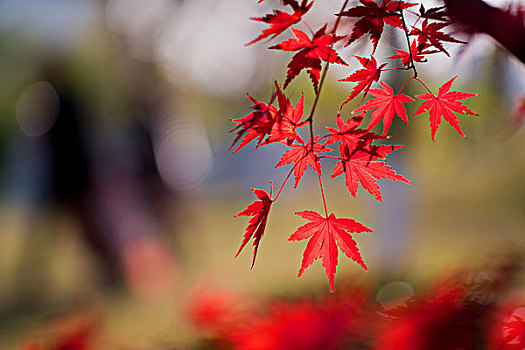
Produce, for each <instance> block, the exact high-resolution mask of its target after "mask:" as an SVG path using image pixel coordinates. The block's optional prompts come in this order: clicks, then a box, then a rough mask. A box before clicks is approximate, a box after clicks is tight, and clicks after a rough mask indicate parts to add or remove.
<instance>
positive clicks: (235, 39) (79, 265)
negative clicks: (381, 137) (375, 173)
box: [0, 0, 525, 349]
mask: <svg viewBox="0 0 525 350" xmlns="http://www.w3.org/2000/svg"><path fill="white" fill-rule="evenodd" d="M276 3H277V2H276V1H274V2H273V3H272V2H271V1H267V2H265V3H264V4H263V5H259V6H257V4H256V1H242V2H235V1H225V0H223V1H204V0H191V1H187V0H155V1H139V0H108V1H87V0H75V1H71V0H69V1H65V0H52V1H38V0H23V1H15V0H10V1H8V0H3V1H0V23H1V24H0V115H1V118H0V160H1V163H0V164H1V167H0V176H1V179H2V181H1V192H0V201H1V203H0V218H1V221H0V222H1V223H2V224H1V225H0V229H1V231H0V348H1V349H16V348H17V347H18V344H20V342H21V341H23V340H24V339H26V338H27V337H30V336H31V334H33V333H34V332H35V331H36V330H38V328H39V326H40V325H41V324H42V323H43V322H45V320H47V319H48V318H49V317H50V316H53V315H57V314H58V315H59V314H61V313H64V312H66V311H68V310H75V309H80V310H84V309H87V310H91V311H93V310H103V311H101V312H102V313H103V314H104V318H105V323H106V327H107V329H108V334H111V336H112V337H114V338H116V339H118V340H117V343H118V342H119V341H122V340H126V341H125V342H126V343H133V344H135V345H136V347H137V348H140V347H141V346H146V345H151V344H164V343H176V344H185V343H188V342H191V329H189V326H188V325H187V324H186V322H185V320H184V317H183V314H184V307H185V304H186V301H187V299H188V296H189V295H191V291H192V288H193V286H194V285H196V284H197V285H206V286H210V288H211V287H213V286H219V287H223V288H227V289H232V290H235V291H239V292H243V293H253V294H255V295H298V294H301V293H304V292H308V291H309V290H317V289H319V288H326V289H327V288H328V286H327V281H326V277H325V276H324V272H323V270H322V267H321V263H320V262H316V263H315V264H314V265H313V266H312V267H310V268H309V269H308V271H307V272H306V273H305V274H304V276H302V277H301V278H300V279H298V278H297V272H298V269H299V266H300V261H301V258H302V252H303V250H304V246H305V244H303V243H297V242H294V243H291V242H288V241H287V238H288V237H289V236H290V234H291V233H292V232H294V231H295V229H296V228H297V227H298V226H299V225H302V224H303V221H302V220H301V219H300V218H299V217H297V216H296V215H294V213H295V212H296V211H299V210H306V209H311V210H320V209H321V208H322V202H321V200H320V195H319V192H318V188H317V187H316V181H315V180H316V179H315V178H314V177H312V174H311V170H310V169H309V170H308V171H307V173H306V176H305V177H304V178H303V180H302V182H301V184H300V186H299V187H298V188H297V189H293V188H292V186H291V184H288V186H287V187H286V188H285V190H284V191H285V192H284V194H283V196H282V197H280V199H279V201H278V202H277V203H276V204H275V206H274V207H273V208H272V212H271V214H270V219H269V222H268V227H267V230H266V234H265V236H264V239H263V240H262V243H261V246H260V249H259V254H258V258H257V262H256V264H255V267H254V268H253V270H250V268H249V267H250V263H251V252H250V251H249V250H250V249H251V248H250V247H246V251H244V252H243V253H242V254H241V255H240V256H239V257H238V258H237V259H233V256H234V254H235V252H236V251H237V249H238V246H239V244H240V241H241V237H242V234H243V233H244V229H245V227H246V225H247V218H244V217H243V218H233V215H234V214H235V213H237V212H239V211H241V210H242V209H244V208H245V206H246V205H247V204H249V203H251V202H252V201H253V200H254V197H253V195H252V193H251V191H249V189H250V188H251V187H257V188H264V189H268V188H269V181H274V182H275V183H276V185H277V186H279V185H280V183H281V181H282V179H284V177H285V176H286V174H287V172H288V169H286V167H283V168H279V169H275V168H274V165H275V163H276V162H277V161H278V159H279V157H280V155H281V154H282V152H283V151H284V147H282V145H272V146H268V147H264V148H261V149H259V150H258V151H257V152H252V151H251V149H250V147H247V148H246V149H245V150H243V151H240V152H239V153H237V154H231V153H227V152H226V150H227V149H228V147H229V145H230V143H231V142H232V140H233V135H232V134H229V133H228V131H229V130H230V129H231V128H232V124H231V122H230V119H231V118H238V117H241V116H244V115H246V114H247V113H249V106H250V101H249V100H248V99H247V98H246V97H245V93H246V92H249V93H250V94H251V95H252V96H254V97H255V98H257V99H258V100H261V101H267V100H268V99H269V97H270V95H271V89H272V85H273V81H274V80H278V81H282V80H283V79H284V76H285V69H286V68H285V66H286V64H287V62H288V59H289V58H290V55H288V54H285V53H282V52H270V51H269V50H267V49H266V47H267V46H268V45H266V44H264V43H263V44H259V45H254V46H253V47H244V43H246V42H248V41H250V40H251V39H253V38H254V37H255V36H256V35H257V33H258V31H259V30H261V28H262V27H261V25H259V24H257V23H254V22H253V21H249V20H248V18H249V17H253V16H257V15H262V14H264V13H266V12H268V11H269V10H270V9H271V8H272V6H273V5H275V4H276ZM338 5H339V3H338V2H337V1H332V2H329V4H328V5H327V6H326V8H316V7H315V6H314V10H315V11H317V13H319V15H318V16H319V17H318V18H316V17H315V16H314V17H313V18H312V22H313V23H314V24H315V22H316V21H318V20H320V19H321V18H322V15H323V14H326V13H333V12H335V11H336V10H332V7H334V8H337V7H338ZM318 7H319V6H318ZM330 11H331V12H330ZM385 36H386V37H387V38H389V39H390V41H391V42H394V43H396V42H402V41H401V40H400V38H398V37H396V36H395V35H394V34H393V33H386V34H385ZM396 40H397V41H396ZM470 41H471V44H470V45H469V46H467V47H466V48H463V50H462V51H461V52H458V53H457V55H458V56H455V57H456V58H455V59H447V58H446V57H444V56H443V57H436V58H434V59H433V60H431V61H430V62H429V63H427V64H426V66H424V67H423V66H422V67H421V73H420V74H421V77H422V79H423V80H425V81H426V82H428V84H429V86H431V88H433V89H434V90H436V89H437V87H439V86H440V85H441V84H443V82H445V81H447V80H448V79H450V78H451V77H452V76H455V75H457V76H458V79H456V82H455V83H454V86H453V88H454V89H462V90H464V91H468V92H477V93H479V97H477V98H472V99H470V100H467V101H466V103H467V104H468V105H469V106H470V107H471V109H473V110H474V111H476V112H477V113H478V114H479V116H476V117H471V116H467V117H463V116H461V117H460V123H461V126H462V128H463V130H464V132H465V134H466V135H467V138H466V139H462V138H461V137H459V136H458V135H457V134H456V133H455V132H454V131H453V130H452V129H451V128H450V127H449V126H448V125H447V124H446V123H445V122H443V123H442V126H441V127H440V129H439V130H438V133H437V137H436V142H432V141H431V140H430V131H429V125H428V124H429V123H428V117H427V114H425V115H423V116H421V117H418V118H411V119H410V125H409V127H406V126H404V125H403V124H402V123H400V122H399V120H398V119H397V120H395V122H394V127H393V129H391V130H392V132H391V135H392V138H391V139H390V142H392V143H395V144H398V143H399V144H404V145H406V147H405V148H403V149H402V150H400V151H397V152H396V154H395V155H392V156H391V159H390V164H391V165H392V166H393V167H394V168H395V169H396V170H397V171H398V172H400V173H401V174H403V175H404V176H406V177H407V178H408V179H410V180H411V181H412V185H410V186H406V185H404V184H399V183H391V182H389V181H386V180H385V181H380V186H381V189H382V192H383V197H384V198H385V199H384V201H383V202H381V203H379V202H376V201H375V200H374V199H373V198H372V197H371V196H370V195H369V194H368V193H366V192H365V193H363V190H362V188H361V189H360V191H359V194H358V196H357V198H353V197H351V196H350V194H349V193H348V191H347V190H346V188H345V186H344V181H343V180H342V179H341V178H337V179H335V180H330V179H329V174H330V173H331V167H332V166H333V164H330V163H329V162H327V163H326V164H323V166H324V169H325V170H324V178H325V179H326V181H325V182H326V194H327V201H328V206H329V210H330V211H333V212H335V213H336V214H337V216H338V217H350V218H355V219H356V220H358V221H360V222H362V223H363V224H364V225H366V226H368V227H370V228H372V229H374V231H375V232H374V233H373V234H370V235H361V236H358V237H357V238H356V240H357V242H358V244H359V247H360V250H361V252H362V254H363V257H364V259H365V261H366V262H367V264H368V267H369V271H368V272H364V271H362V270H361V269H360V268H359V267H358V266H357V265H355V264H353V263H352V262H351V261H349V260H348V259H345V258H340V262H339V266H338V273H337V275H336V288H337V283H339V282H342V281H345V282H346V283H351V281H352V280H354V279H355V280H356V281H368V282H370V281H375V282H372V283H381V282H380V281H391V280H404V281H409V283H411V284H413V285H414V286H416V287H415V288H417V285H418V284H422V283H425V282H428V281H430V280H432V278H433V277H435V276H436V275H438V274H441V273H444V272H445V271H449V270H452V269H456V268H458V267H465V266H467V267H468V266H476V265H477V264H482V263H486V262H487V261H490V260H491V259H493V258H494V257H495V256H498V255H500V254H501V253H502V252H506V251H512V252H518V253H523V249H524V248H525V236H524V231H525V182H524V179H525V157H523V155H524V154H525V134H524V132H525V131H524V130H523V129H518V130H513V132H509V131H508V128H506V126H507V124H508V119H509V118H511V116H512V108H513V105H514V104H515V101H516V99H517V98H518V97H519V96H520V95H524V94H525V78H524V77H525V68H524V67H523V65H520V64H519V63H518V62H516V61H514V59H513V58H512V57H509V56H508V55H507V54H506V53H504V52H502V51H500V50H499V49H498V48H497V47H495V46H494V45H493V43H492V42H491V41H490V39H489V38H487V37H481V38H477V37H476V38H472V39H470ZM400 45H401V44H400ZM356 50H357V51H352V48H347V49H343V50H341V54H342V55H343V57H344V59H345V60H347V62H348V63H349V67H344V68H339V67H338V68H335V67H334V69H331V71H330V74H329V75H328V79H327V81H326V85H325V86H324V90H323V93H322V98H321V100H320V103H321V105H320V107H319V109H318V112H317V115H316V117H315V130H316V132H318V133H324V131H323V130H324V126H332V125H334V123H335V116H336V112H337V109H338V106H339V105H340V103H341V101H344V99H345V98H346V96H347V95H348V93H349V91H350V89H351V87H352V85H349V84H347V83H341V82H337V79H342V78H344V77H345V76H347V75H349V74H350V73H351V72H353V71H354V70H355V69H357V67H358V66H357V61H356V60H355V59H354V58H353V57H352V55H353V54H359V55H365V54H366V52H368V51H367V50H369V49H368V48H366V47H357V49H356ZM390 54H391V48H389V46H388V44H385V43H383V46H382V47H380V48H379V55H383V57H385V56H386V55H390ZM384 78H385V79H386V80H387V81H388V82H389V83H391V84H393V85H394V86H397V89H399V86H401V85H402V84H403V83H404V80H403V79H406V78H408V76H407V77H402V76H398V75H386V76H385V77H384ZM311 90H312V89H311V85H310V82H309V81H308V79H307V77H306V76H305V75H304V73H303V74H301V75H300V77H299V78H297V79H295V80H294V82H293V83H292V84H291V85H290V87H289V88H288V89H287V92H288V93H289V94H290V96H291V97H290V98H291V100H292V102H293V103H295V102H296V101H297V100H298V98H299V96H300V93H301V92H304V93H305V97H306V99H305V101H306V108H305V109H306V110H309V108H310V106H311V103H312V101H313V98H312V97H313V96H312V91H311ZM406 91H407V90H406ZM407 93H409V94H410V95H412V96H413V95H416V94H420V93H422V92H421V90H420V89H419V86H417V85H410V86H409V87H408V92H407ZM414 105H416V106H410V107H409V115H411V114H413V112H414V111H415V108H416V107H417V103H415V104H414ZM356 106H357V104H354V105H349V106H346V107H345V108H344V110H343V113H344V114H343V115H344V117H345V118H347V117H348V116H349V115H350V111H352V110H353V109H355V108H356ZM378 281H379V282H378ZM520 281H524V276H520Z"/></svg>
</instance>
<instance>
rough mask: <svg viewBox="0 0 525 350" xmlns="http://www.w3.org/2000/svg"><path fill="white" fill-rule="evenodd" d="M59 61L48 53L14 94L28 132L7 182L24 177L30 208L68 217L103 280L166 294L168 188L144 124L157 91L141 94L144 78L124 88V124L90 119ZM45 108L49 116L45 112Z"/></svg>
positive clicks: (169, 277) (171, 268)
mask: <svg viewBox="0 0 525 350" xmlns="http://www.w3.org/2000/svg"><path fill="white" fill-rule="evenodd" d="M67 68H68V61H67V58H65V57H50V58H48V59H47V60H46V61H45V62H44V64H43V66H42V69H41V79H42V80H43V82H40V83H36V84H33V85H31V86H29V87H28V88H26V90H25V91H24V93H23V94H22V96H21V97H20V99H19V103H18V106H17V111H18V113H17V118H18V120H19V124H20V126H21V128H22V129H23V131H24V132H25V133H26V135H28V136H31V137H30V138H28V137H22V138H21V140H20V144H22V151H21V153H20V155H18V159H16V160H15V161H17V162H20V163H21V164H22V166H21V167H20V169H18V170H15V172H16V171H18V172H20V173H21V174H15V175H14V176H12V177H13V179H11V181H14V182H15V184H11V186H12V187H15V188H16V187H19V186H17V184H16V182H20V181H26V182H27V183H28V184H30V186H29V188H30V189H32V190H31V191H33V192H35V193H36V194H35V193H29V194H27V192H28V191H27V190H25V191H24V192H25V193H26V194H25V196H26V197H28V198H25V200H26V201H28V202H33V203H31V206H30V207H31V208H32V210H34V211H41V210H42V209H44V207H46V206H48V205H53V206H56V207H58V208H60V209H61V210H62V211H63V212H66V213H67V214H69V215H71V216H72V217H73V219H74V220H75V221H76V222H77V223H78V224H79V226H80V232H81V233H82V238H83V239H84V241H85V242H86V243H87V245H88V246H89V247H90V249H91V251H92V252H93V253H94V256H95V257H97V258H98V260H99V261H100V262H101V264H100V265H101V267H102V268H101V269H100V271H101V273H102V276H103V277H104V278H103V281H104V282H106V283H109V284H115V283H118V282H120V281H121V280H125V281H126V282H127V283H128V285H129V286H130V287H131V288H132V289H133V290H134V291H136V292H139V293H140V294H147V295H151V294H158V293H161V292H167V293H169V292H171V291H172V288H173V281H174V275H175V265H174V262H173V258H172V257H171V252H170V250H169V249H168V247H167V246H166V245H165V243H163V239H166V238H167V237H166V235H165V227H163V222H164V221H163V218H164V214H165V213H164V211H163V208H164V204H165V203H164V202H165V200H166V199H167V198H168V195H167V192H168V191H167V189H166V187H165V186H164V185H163V183H162V181H161V179H160V176H159V173H158V170H157V167H156V163H155V157H154V154H153V145H152V143H153V142H152V138H151V136H150V133H149V130H148V127H149V124H148V123H149V122H150V120H151V119H154V118H155V117H156V116H157V115H156V113H158V111H157V105H159V104H161V101H160V96H158V95H155V94H154V93H153V91H155V90H154V89H149V90H148V91H147V93H148V94H149V95H153V97H151V96H149V95H148V96H145V95H147V94H146V92H144V91H145V90H144V89H147V87H146V86H144V85H145V83H144V85H143V86H141V88H138V87H137V88H136V89H137V92H136V93H137V94H138V93H139V91H142V92H143V95H139V96H135V95H134V93H135V92H134V93H133V94H130V93H129V92H127V94H128V95H130V96H129V98H130V100H132V101H133V103H134V105H133V106H132V107H133V108H131V109H130V110H131V111H132V112H131V113H130V114H129V115H128V116H127V120H126V122H125V123H98V124H97V123H96V120H97V117H98V116H97V115H93V114H94V113H96V112H94V111H96V110H97V109H96V108H88V106H87V101H86V98H85V97H84V96H82V95H81V94H80V93H79V91H78V87H77V86H75V83H76V82H75V81H74V80H72V79H71V78H70V77H69V76H68V75H67ZM121 93H122V92H121ZM91 103H93V101H91ZM57 105H59V108H58V106H57ZM44 107H49V108H44ZM53 112H54V114H55V118H51V117H50V116H49V115H53ZM24 144H30V145H31V147H27V146H26V147H24V146H23V145H24ZM28 167H29V168H28ZM14 168H15V169H17V167H16V166H15V167H14ZM20 175H22V176H20ZM18 185H19V184H18ZM22 187H27V186H26V184H23V185H22ZM28 219H31V218H28Z"/></svg>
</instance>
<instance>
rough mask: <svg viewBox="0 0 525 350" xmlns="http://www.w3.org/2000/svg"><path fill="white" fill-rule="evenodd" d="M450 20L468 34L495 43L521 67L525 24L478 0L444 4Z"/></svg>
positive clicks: (524, 53) (519, 17) (524, 57)
mask: <svg viewBox="0 0 525 350" xmlns="http://www.w3.org/2000/svg"><path fill="white" fill-rule="evenodd" d="M444 2H445V4H446V6H447V13H448V15H449V16H450V17H451V19H452V20H453V21H454V22H456V23H457V24H460V25H461V26H463V27H464V30H465V31H467V32H469V33H485V34H488V35H490V36H492V37H493V38H494V39H496V40H497V41H498V42H499V43H500V44H501V45H502V46H503V47H505V48H506V49H507V50H508V51H509V52H510V53H512V54H513V55H514V56H516V57H517V58H518V59H519V60H520V61H521V62H523V63H524V64H525V22H524V17H523V12H522V11H523V10H522V9H520V8H518V10H517V12H518V13H517V14H516V15H513V14H511V13H510V12H509V11H503V10H501V9H498V8H496V7H492V6H490V5H488V4H486V3H485V2H483V1H481V0H444Z"/></svg>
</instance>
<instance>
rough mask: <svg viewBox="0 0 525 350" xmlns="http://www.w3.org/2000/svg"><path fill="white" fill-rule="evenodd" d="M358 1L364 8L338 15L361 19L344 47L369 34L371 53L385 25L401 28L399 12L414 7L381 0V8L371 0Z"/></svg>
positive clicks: (404, 3) (360, 7) (400, 2)
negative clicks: (371, 46) (372, 46)
mask: <svg viewBox="0 0 525 350" xmlns="http://www.w3.org/2000/svg"><path fill="white" fill-rule="evenodd" d="M360 1H361V4H363V5H364V6H357V7H354V8H351V9H349V10H347V11H343V12H341V13H340V14H339V16H345V17H361V19H359V20H358V21H357V22H356V23H355V25H354V29H353V30H352V34H351V35H350V38H349V39H348V42H347V43H346V44H345V46H348V45H350V44H351V43H352V42H354V41H356V40H357V39H359V38H360V37H362V36H363V35H365V34H367V33H370V40H371V41H372V43H373V45H374V50H373V51H372V53H374V52H375V50H376V48H377V43H378V42H379V39H381V34H382V33H383V28H384V26H385V24H388V25H391V26H393V27H401V24H402V20H401V15H400V14H399V10H401V9H407V8H409V7H411V6H415V5H416V4H411V3H408V2H405V1H397V0H394V1H391V0H383V3H382V4H381V6H377V4H376V3H375V1H373V0H360Z"/></svg>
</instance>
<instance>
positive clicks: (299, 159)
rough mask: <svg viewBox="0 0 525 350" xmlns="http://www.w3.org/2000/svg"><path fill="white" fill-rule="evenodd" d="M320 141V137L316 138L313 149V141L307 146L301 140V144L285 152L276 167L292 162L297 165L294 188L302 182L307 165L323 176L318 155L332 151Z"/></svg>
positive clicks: (295, 166)
mask: <svg viewBox="0 0 525 350" xmlns="http://www.w3.org/2000/svg"><path fill="white" fill-rule="evenodd" d="M318 140H319V136H315V137H314V142H313V149H312V141H311V140H309V141H308V142H306V144H305V143H304V141H303V140H302V139H299V141H300V143H295V144H293V145H292V147H293V148H291V149H289V150H288V151H286V152H284V154H283V155H282V156H281V159H280V160H279V162H278V163H277V164H276V165H275V167H276V168H277V167H280V166H282V165H286V164H290V163H292V162H293V163H295V164H294V166H293V171H294V176H295V185H294V187H297V185H298V184H299V181H301V177H302V176H303V174H304V172H305V170H306V165H309V166H310V167H311V168H312V169H314V170H315V171H316V172H317V173H318V174H319V175H321V162H319V157H318V156H317V153H324V152H331V151H332V150H331V149H330V148H327V147H325V146H324V145H323V144H321V143H319V142H318Z"/></svg>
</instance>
